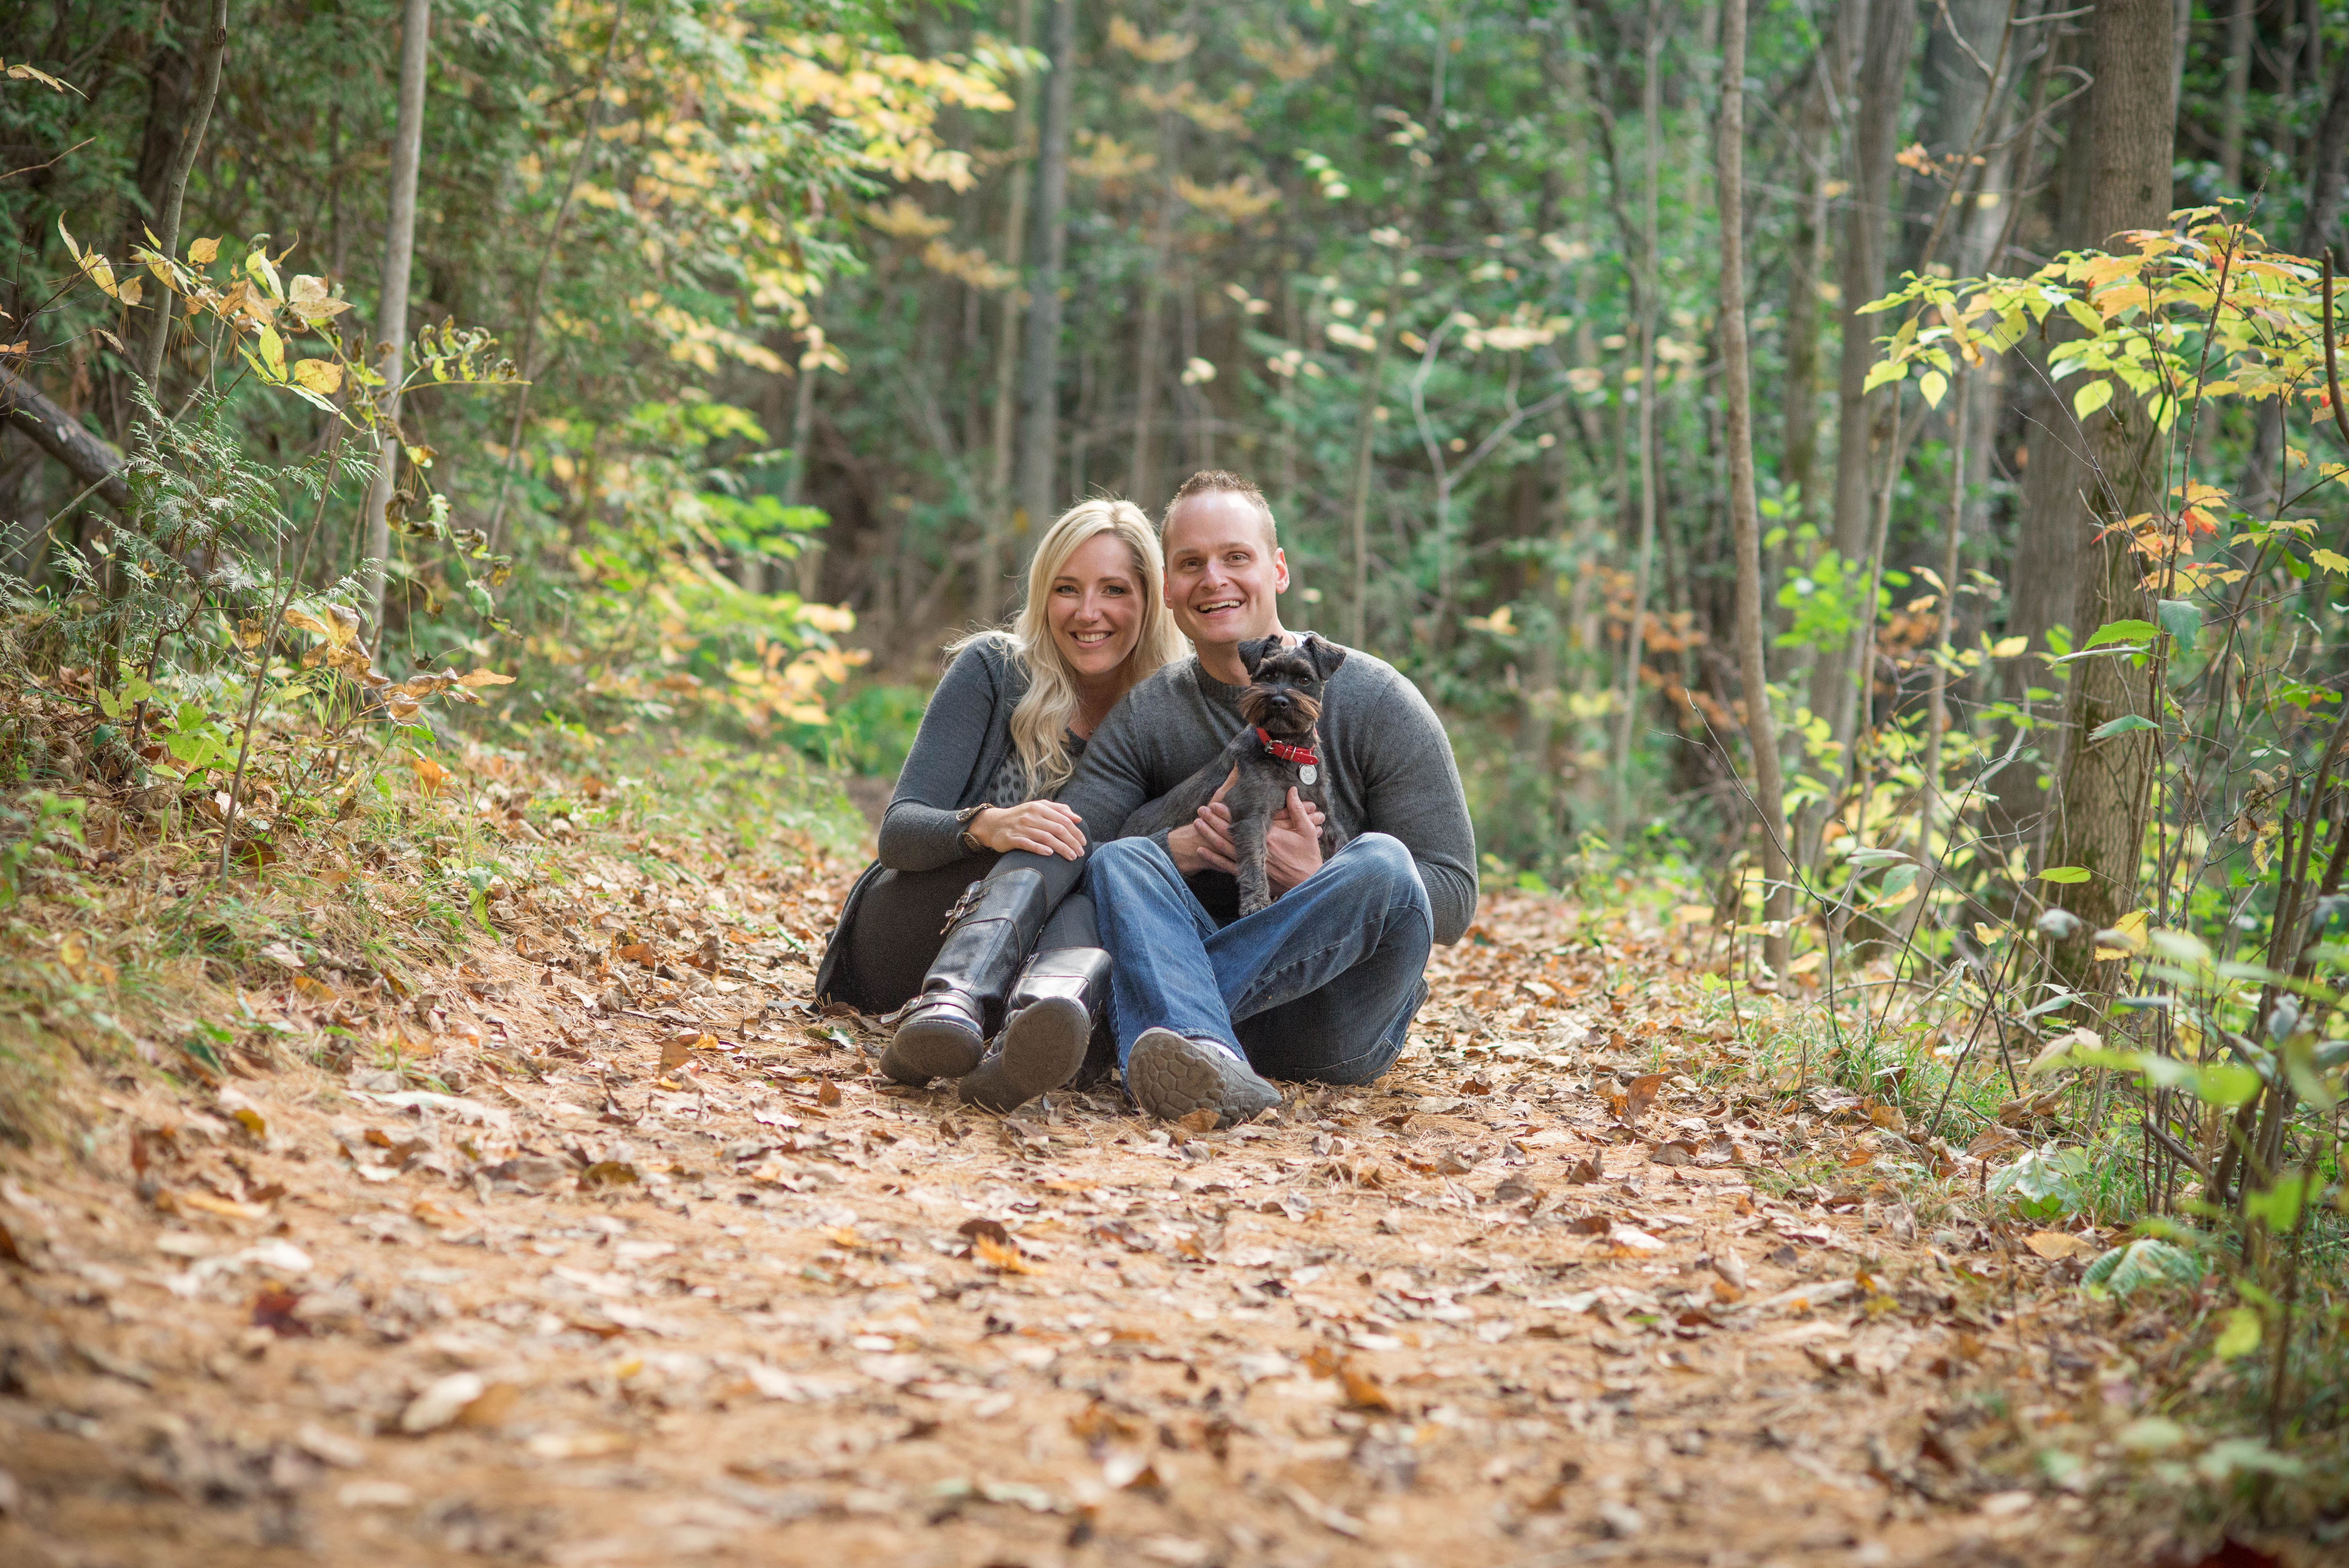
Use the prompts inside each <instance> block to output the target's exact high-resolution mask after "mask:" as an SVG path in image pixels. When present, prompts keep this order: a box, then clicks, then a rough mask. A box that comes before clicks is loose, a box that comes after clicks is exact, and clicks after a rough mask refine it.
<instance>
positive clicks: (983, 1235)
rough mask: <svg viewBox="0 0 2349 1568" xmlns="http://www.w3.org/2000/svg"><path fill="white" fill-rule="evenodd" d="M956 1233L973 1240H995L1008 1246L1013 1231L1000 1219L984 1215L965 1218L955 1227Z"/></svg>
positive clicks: (1000, 1245)
mask: <svg viewBox="0 0 2349 1568" xmlns="http://www.w3.org/2000/svg"><path fill="white" fill-rule="evenodd" d="M955 1233H956V1234H957V1235H958V1236H965V1237H968V1239H969V1240H971V1241H973V1242H978V1241H982V1240H983V1241H989V1242H993V1243H995V1244H996V1245H997V1246H999V1247H1008V1246H1009V1245H1010V1244H1011V1233H1010V1232H1009V1231H1007V1230H1005V1229H1004V1228H1003V1222H1002V1221H1000V1220H989V1219H986V1218H984V1217H982V1218H979V1219H976V1220H965V1221H964V1222H962V1223H961V1224H959V1225H957V1226H956V1227H955Z"/></svg>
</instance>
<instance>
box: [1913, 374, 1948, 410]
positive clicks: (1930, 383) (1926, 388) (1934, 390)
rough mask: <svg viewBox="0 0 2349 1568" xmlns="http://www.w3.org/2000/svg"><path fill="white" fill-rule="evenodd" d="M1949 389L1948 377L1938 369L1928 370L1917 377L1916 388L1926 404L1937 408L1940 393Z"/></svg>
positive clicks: (1939, 401)
mask: <svg viewBox="0 0 2349 1568" xmlns="http://www.w3.org/2000/svg"><path fill="white" fill-rule="evenodd" d="M1949 389H1950V378H1949V377H1946V376H1944V375H1942V374H1941V373H1940V371H1938V370H1928V371H1927V372H1925V374H1924V375H1922V376H1920V377H1917V390H1918V391H1919V392H1920V393H1922V394H1923V395H1924V397H1925V402H1926V406H1927V407H1933V408H1938V407H1940V406H1941V395H1942V394H1943V393H1945V392H1947V391H1948V390H1949Z"/></svg>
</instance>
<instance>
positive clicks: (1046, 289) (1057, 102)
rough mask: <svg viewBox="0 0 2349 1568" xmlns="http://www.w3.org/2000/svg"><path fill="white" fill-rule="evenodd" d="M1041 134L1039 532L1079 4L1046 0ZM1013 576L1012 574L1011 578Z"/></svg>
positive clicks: (1024, 401)
mask: <svg viewBox="0 0 2349 1568" xmlns="http://www.w3.org/2000/svg"><path fill="white" fill-rule="evenodd" d="M1051 5H1052V9H1051V31H1050V38H1049V40H1048V42H1047V48H1048V50H1049V51H1050V55H1051V67H1050V76H1049V77H1047V78H1046V81H1045V86H1044V129H1043V139H1042V142H1041V145H1040V147H1039V148H1038V150H1037V159H1036V235H1035V241H1034V243H1035V247H1036V283H1035V288H1034V290H1033V293H1032V296H1031V298H1030V304H1029V308H1028V344H1027V348H1028V354H1027V363H1026V365H1025V366H1024V367H1023V368H1022V371H1021V376H1020V387H1019V423H1020V428H1019V510H1020V512H1021V513H1023V514H1024V518H1023V519H1021V520H1018V521H1024V524H1025V526H1026V527H1027V528H1028V529H1029V530H1030V531H1040V530H1041V529H1042V528H1043V527H1044V526H1045V525H1046V524H1047V523H1049V522H1050V521H1051V520H1052V518H1053V517H1054V516H1055V515H1057V511H1056V509H1055V507H1054V506H1053V504H1052V495H1053V489H1054V486H1055V484H1056V482H1057V480H1058V472H1057V470H1056V469H1055V467H1054V463H1055V459H1056V456H1057V454H1058V452H1059V449H1060V422H1061V379H1060V364H1061V264H1062V263H1063V262H1064V261H1066V259H1067V255H1068V245H1069V226H1068V201H1069V129H1070V128H1069V120H1070V117H1071V113H1072V112H1073V110H1074V108H1075V88H1076V73H1077V7H1076V0H1051ZM1013 575H1015V576H1016V575H1017V573H1013Z"/></svg>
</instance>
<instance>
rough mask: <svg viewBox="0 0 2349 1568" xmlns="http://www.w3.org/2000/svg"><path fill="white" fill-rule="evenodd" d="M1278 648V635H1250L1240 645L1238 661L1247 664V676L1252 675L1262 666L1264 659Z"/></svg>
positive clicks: (1276, 651)
mask: <svg viewBox="0 0 2349 1568" xmlns="http://www.w3.org/2000/svg"><path fill="white" fill-rule="evenodd" d="M1279 650H1280V639H1279V638H1278V637H1251V638H1249V639H1248V640H1247V642H1245V643H1242V644H1241V645H1240V647H1239V654H1240V663H1241V664H1242V665H1246V666H1247V673H1248V674H1249V676H1255V674H1256V673H1257V670H1258V669H1260V668H1262V667H1263V665H1264V661H1265V660H1266V659H1267V658H1268V657H1270V656H1271V655H1273V654H1276V653H1278V651H1279Z"/></svg>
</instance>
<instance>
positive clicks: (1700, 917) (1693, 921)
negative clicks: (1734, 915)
mask: <svg viewBox="0 0 2349 1568" xmlns="http://www.w3.org/2000/svg"><path fill="white" fill-rule="evenodd" d="M1672 923H1673V924H1674V925H1711V924H1712V923H1713V905H1711V904H1709V903H1684V904H1682V905H1681V906H1680V907H1679V908H1678V909H1676V910H1674V911H1672Z"/></svg>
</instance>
